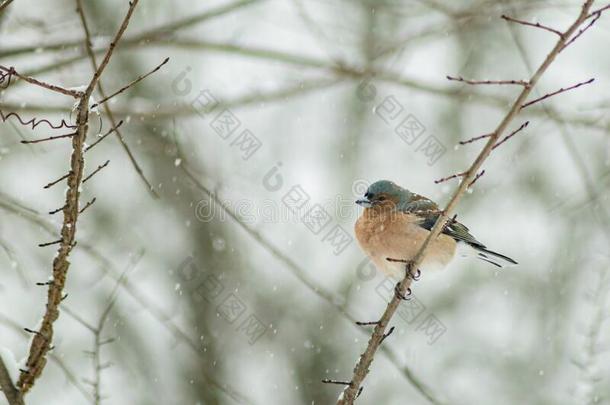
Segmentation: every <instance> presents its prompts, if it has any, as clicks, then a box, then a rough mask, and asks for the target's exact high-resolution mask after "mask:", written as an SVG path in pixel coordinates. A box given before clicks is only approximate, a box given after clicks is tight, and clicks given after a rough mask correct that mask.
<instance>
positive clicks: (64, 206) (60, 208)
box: [49, 205, 66, 215]
mask: <svg viewBox="0 0 610 405" xmlns="http://www.w3.org/2000/svg"><path fill="white" fill-rule="evenodd" d="M65 208H66V205H62V206H61V207H59V208H57V209H55V210H53V211H49V215H53V214H57V213H58V212H60V211H63V210H64V209H65Z"/></svg>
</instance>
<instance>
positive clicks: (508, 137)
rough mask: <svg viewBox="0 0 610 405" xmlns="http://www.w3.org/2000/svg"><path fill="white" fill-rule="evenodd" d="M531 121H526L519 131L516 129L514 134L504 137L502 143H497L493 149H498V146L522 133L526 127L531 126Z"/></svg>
mask: <svg viewBox="0 0 610 405" xmlns="http://www.w3.org/2000/svg"><path fill="white" fill-rule="evenodd" d="M529 123H530V122H529V121H525V122H524V123H523V124H521V126H520V127H519V128H517V129H515V130H514V131H513V132H511V133H510V134H508V135H506V136H505V137H504V139H502V140H501V141H500V142H498V143H496V144H495V145H494V147H493V148H492V150H493V149H496V148H497V147H498V146H500V145H502V144H503V143H504V142H506V141H508V140H509V139H510V138H512V137H513V136H515V135H516V134H517V133H518V132H520V131H522V130H523V129H524V128H525V127H527V126H528V125H529Z"/></svg>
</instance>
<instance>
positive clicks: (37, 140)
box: [21, 132, 76, 144]
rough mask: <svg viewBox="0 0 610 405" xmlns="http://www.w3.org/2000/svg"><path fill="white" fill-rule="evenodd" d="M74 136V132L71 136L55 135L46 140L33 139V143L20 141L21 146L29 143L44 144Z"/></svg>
mask: <svg viewBox="0 0 610 405" xmlns="http://www.w3.org/2000/svg"><path fill="white" fill-rule="evenodd" d="M75 135H76V132H72V133H71V134H65V135H55V136H50V137H48V138H43V139H35V140H33V141H25V140H24V141H21V143H23V144H30V143H39V142H46V141H54V140H55V139H62V138H72V137H73V136H75Z"/></svg>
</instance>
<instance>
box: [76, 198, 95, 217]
mask: <svg viewBox="0 0 610 405" xmlns="http://www.w3.org/2000/svg"><path fill="white" fill-rule="evenodd" d="M96 200H97V198H96V197H93V199H92V200H91V201H89V202H88V203H87V204H86V205H85V206H84V207H83V208H82V209H81V210H80V211H79V212H78V213H79V214H82V213H83V212H85V210H86V209H87V208H89V207H90V206H92V205H93V203H94V202H95V201H96Z"/></svg>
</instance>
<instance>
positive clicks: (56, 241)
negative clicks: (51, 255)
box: [38, 239, 62, 247]
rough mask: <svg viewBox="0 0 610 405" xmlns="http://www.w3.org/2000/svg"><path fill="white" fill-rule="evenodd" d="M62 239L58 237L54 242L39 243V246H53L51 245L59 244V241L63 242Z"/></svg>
mask: <svg viewBox="0 0 610 405" xmlns="http://www.w3.org/2000/svg"><path fill="white" fill-rule="evenodd" d="M61 242H62V239H57V240H54V241H52V242H45V243H39V244H38V247H46V246H51V245H57V244H58V243H61Z"/></svg>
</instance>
